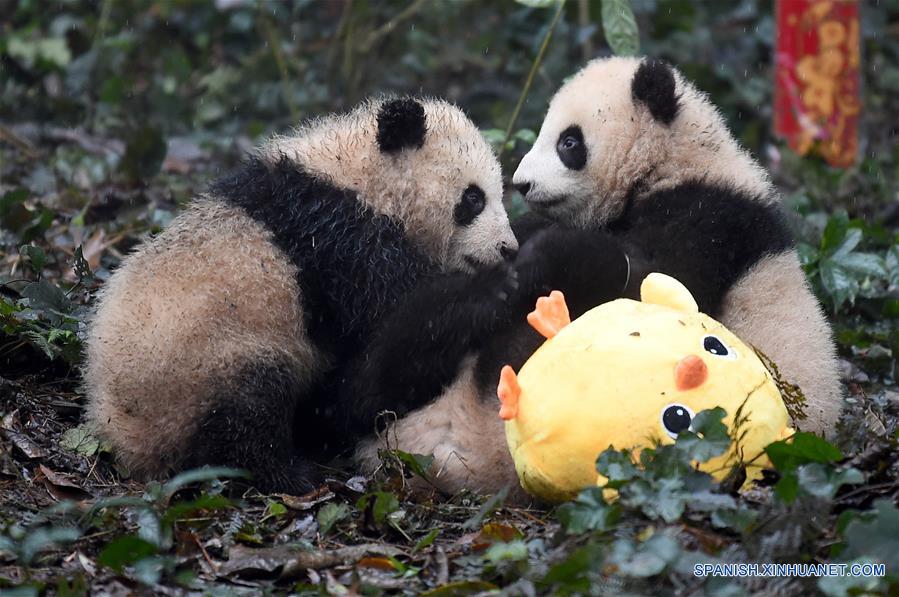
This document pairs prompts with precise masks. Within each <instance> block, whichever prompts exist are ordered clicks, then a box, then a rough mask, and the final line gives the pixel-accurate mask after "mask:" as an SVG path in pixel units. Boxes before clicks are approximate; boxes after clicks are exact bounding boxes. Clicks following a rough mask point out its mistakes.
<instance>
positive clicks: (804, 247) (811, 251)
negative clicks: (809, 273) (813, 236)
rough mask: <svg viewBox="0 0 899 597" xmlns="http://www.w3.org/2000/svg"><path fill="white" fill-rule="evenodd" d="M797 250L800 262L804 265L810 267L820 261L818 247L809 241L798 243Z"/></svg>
mask: <svg viewBox="0 0 899 597" xmlns="http://www.w3.org/2000/svg"><path fill="white" fill-rule="evenodd" d="M796 252H797V253H798V254H799V263H800V264H802V267H804V268H806V269H808V268H809V267H811V266H813V265H815V264H816V263H818V249H816V248H815V247H813V246H811V245H809V244H807V243H796Z"/></svg>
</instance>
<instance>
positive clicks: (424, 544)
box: [412, 528, 440, 553]
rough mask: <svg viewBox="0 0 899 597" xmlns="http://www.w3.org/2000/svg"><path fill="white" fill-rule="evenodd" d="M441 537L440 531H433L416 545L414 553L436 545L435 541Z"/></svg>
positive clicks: (413, 549)
mask: <svg viewBox="0 0 899 597" xmlns="http://www.w3.org/2000/svg"><path fill="white" fill-rule="evenodd" d="M438 535H440V529H439V528H437V529H431V530H430V531H429V532H428V534H427V535H425V536H424V537H422V538H421V539H419V540H418V542H417V543H416V544H415V547H413V548H412V553H416V552H419V551H421V550H422V549H424V548H425V547H428V546H430V545H431V544H432V543H434V540H435V539H437V536H438Z"/></svg>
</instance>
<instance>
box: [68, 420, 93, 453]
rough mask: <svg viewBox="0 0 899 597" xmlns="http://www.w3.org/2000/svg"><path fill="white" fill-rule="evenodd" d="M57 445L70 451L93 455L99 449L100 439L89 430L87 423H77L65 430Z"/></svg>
mask: <svg viewBox="0 0 899 597" xmlns="http://www.w3.org/2000/svg"><path fill="white" fill-rule="evenodd" d="M59 445H60V447H62V448H64V449H66V450H69V451H70V452H77V453H78V454H82V455H84V456H93V455H94V454H96V453H97V451H98V450H99V449H100V440H99V439H97V437H96V436H94V435H93V434H92V433H91V432H90V428H89V426H88V425H79V426H77V427H73V428H71V429H68V430H66V432H65V433H63V434H62V438H61V439H60V440H59Z"/></svg>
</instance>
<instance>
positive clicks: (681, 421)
mask: <svg viewBox="0 0 899 597" xmlns="http://www.w3.org/2000/svg"><path fill="white" fill-rule="evenodd" d="M692 422H693V411H692V410H690V409H689V408H687V407H686V406H684V405H683V404H669V405H668V406H666V407H665V410H663V411H662V427H664V428H665V432H666V433H667V434H668V435H669V436H670V437H671V439H676V438H677V434H678V433H680V432H681V431H686V430H687V429H689V428H690V424H691V423H692Z"/></svg>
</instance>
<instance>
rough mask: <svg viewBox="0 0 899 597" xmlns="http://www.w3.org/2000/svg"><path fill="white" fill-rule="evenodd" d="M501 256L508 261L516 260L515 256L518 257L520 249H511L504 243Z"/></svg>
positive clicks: (501, 247) (500, 250)
mask: <svg viewBox="0 0 899 597" xmlns="http://www.w3.org/2000/svg"><path fill="white" fill-rule="evenodd" d="M499 254H500V255H502V256H503V259H505V260H506V261H512V260H513V259H515V256H516V255H518V249H516V248H515V247H510V246H509V245H507V244H506V243H503V244H502V245H500V247H499Z"/></svg>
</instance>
